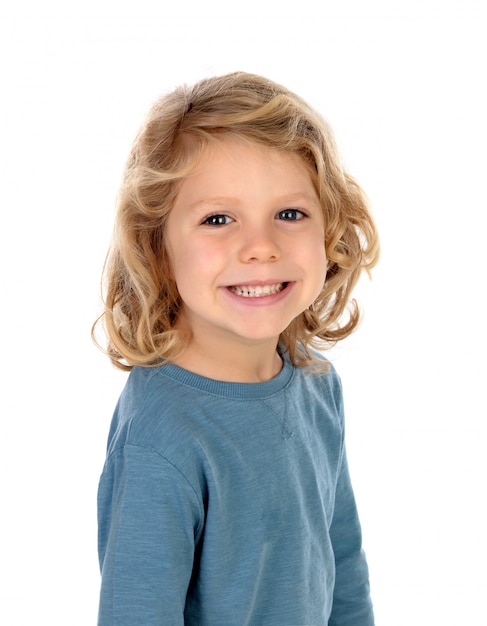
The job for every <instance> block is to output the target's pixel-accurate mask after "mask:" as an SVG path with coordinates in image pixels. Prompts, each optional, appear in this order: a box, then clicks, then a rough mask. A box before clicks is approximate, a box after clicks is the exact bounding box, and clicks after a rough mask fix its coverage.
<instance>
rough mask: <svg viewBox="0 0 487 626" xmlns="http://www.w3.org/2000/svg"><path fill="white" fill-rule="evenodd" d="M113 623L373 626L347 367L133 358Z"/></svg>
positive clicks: (114, 507) (113, 466)
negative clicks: (207, 373)
mask: <svg viewBox="0 0 487 626" xmlns="http://www.w3.org/2000/svg"><path fill="white" fill-rule="evenodd" d="M98 515H99V558H100V566H101V573H102V584H101V595H100V606H99V622H98V624H99V626H156V625H158V626H163V625H164V626H179V625H187V626H193V625H194V626H196V625H198V626H243V625H249V626H321V625H326V624H328V625H330V626H373V624H374V618H373V611H372V604H371V600H370V593H369V581H368V570H367V564H366V560H365V556H364V552H363V550H362V544H361V529H360V524H359V519H358V515H357V509H356V505H355V499H354V495H353V491H352V487H351V482H350V477H349V472H348V466H347V459H346V453H345V446H344V422H343V403H342V391H341V385H340V380H339V378H338V376H337V374H336V372H335V370H334V369H333V367H332V368H331V370H330V371H329V372H326V373H320V374H316V373H311V374H310V373H306V372H305V371H303V370H302V369H300V368H296V367H294V366H292V365H291V364H290V363H289V362H288V361H285V362H284V366H283V368H282V370H281V372H280V373H279V374H278V376H277V377H276V378H274V379H272V380H270V381H267V382H263V383H255V384H250V383H228V382H219V381H215V380H212V379H208V378H204V377H201V376H197V375H195V374H193V373H191V372H189V371H186V370H184V369H181V368H179V367H177V366H175V365H171V364H169V365H163V366H161V367H157V368H139V367H136V368H134V369H133V370H132V371H131V373H130V376H129V378H128V381H127V384H126V386H125V388H124V390H123V392H122V395H121V397H120V400H119V402H118V404H117V407H116V410H115V414H114V417H113V421H112V425H111V429H110V434H109V442H108V451H107V459H106V463H105V467H104V469H103V473H102V476H101V479H100V485H99V493H98Z"/></svg>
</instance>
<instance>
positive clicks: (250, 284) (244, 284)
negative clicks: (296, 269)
mask: <svg viewBox="0 0 487 626" xmlns="http://www.w3.org/2000/svg"><path fill="white" fill-rule="evenodd" d="M288 282H290V281H289V280H277V279H276V280H248V281H239V282H238V283H230V284H228V285H226V286H227V287H265V286H266V285H282V284H284V283H288Z"/></svg>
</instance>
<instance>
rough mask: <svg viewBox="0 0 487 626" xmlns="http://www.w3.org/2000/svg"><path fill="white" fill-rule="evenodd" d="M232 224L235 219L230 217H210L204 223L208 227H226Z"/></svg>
mask: <svg viewBox="0 0 487 626" xmlns="http://www.w3.org/2000/svg"><path fill="white" fill-rule="evenodd" d="M230 222H233V219H232V218H231V217H229V216H228V215H210V216H209V217H207V218H206V219H205V220H204V221H203V224H206V225H207V226H225V225H226V224H230Z"/></svg>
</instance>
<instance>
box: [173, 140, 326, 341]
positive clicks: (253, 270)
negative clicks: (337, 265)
mask: <svg viewBox="0 0 487 626" xmlns="http://www.w3.org/2000/svg"><path fill="white" fill-rule="evenodd" d="M167 247H168V252H169V257H170V260H171V265H172V271H173V276H174V279H175V281H176V284H177V287H178V290H179V293H180V296H181V299H182V301H183V309H182V312H181V316H180V319H179V322H178V323H179V324H180V325H182V326H185V327H189V329H190V330H191V331H192V333H193V337H194V338H196V339H197V340H198V341H199V342H200V344H201V342H204V341H206V342H212V341H216V342H218V345H222V344H221V341H223V342H225V341H227V342H228V345H233V346H234V347H235V345H238V343H239V342H240V343H241V342H245V343H246V344H248V343H249V342H250V343H254V342H263V341H267V342H269V341H272V342H273V343H274V344H275V343H276V342H277V340H278V338H279V335H280V334H281V332H282V331H283V330H285V329H286V328H287V326H288V325H289V324H290V322H291V321H292V320H293V319H294V318H295V317H296V316H298V315H299V314H300V313H301V312H302V311H304V310H305V309H306V308H307V307H308V306H309V305H310V304H311V303H312V302H314V300H315V299H316V297H317V296H318V295H319V293H320V292H321V289H322V287H323V283H324V280H325V274H326V254H325V245H324V219H323V213H322V210H321V207H320V204H319V201H318V197H317V195H316V192H315V189H314V186H313V183H312V180H311V176H310V174H309V172H308V170H307V169H306V166H305V165H304V163H303V162H302V161H301V159H300V158H299V157H298V156H297V155H294V154H291V153H284V152H279V151H277V150H274V149H271V148H265V147H261V146H258V145H249V144H247V143H245V142H243V141H239V140H236V139H232V138H224V139H221V140H218V141H216V142H215V143H214V144H212V145H211V146H210V147H209V148H207V149H206V151H205V153H204V155H203V158H202V160H201V162H200V163H199V165H198V166H197V168H196V170H195V171H194V173H193V174H192V175H191V176H190V177H188V178H187V179H186V180H185V181H184V182H183V183H182V186H181V189H180V191H179V194H178V197H177V199H176V203H175V205H174V207H173V209H172V211H171V213H170V215H169V218H168V223H167ZM235 342H237V344H236V343H235Z"/></svg>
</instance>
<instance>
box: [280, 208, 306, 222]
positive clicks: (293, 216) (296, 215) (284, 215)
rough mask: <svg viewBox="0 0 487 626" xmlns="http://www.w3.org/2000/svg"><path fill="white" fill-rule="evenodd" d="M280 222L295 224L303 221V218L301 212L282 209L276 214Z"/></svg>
mask: <svg viewBox="0 0 487 626" xmlns="http://www.w3.org/2000/svg"><path fill="white" fill-rule="evenodd" d="M277 216H278V218H279V219H280V220H285V221H287V222H295V221H297V220H301V219H303V217H305V215H304V213H303V212H302V211H298V209H284V210H283V211H280V212H279V213H278V214H277Z"/></svg>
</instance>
